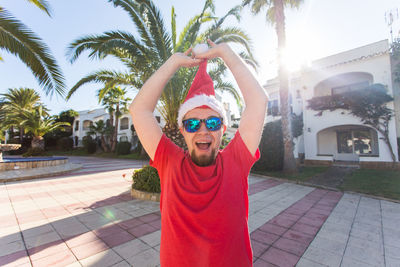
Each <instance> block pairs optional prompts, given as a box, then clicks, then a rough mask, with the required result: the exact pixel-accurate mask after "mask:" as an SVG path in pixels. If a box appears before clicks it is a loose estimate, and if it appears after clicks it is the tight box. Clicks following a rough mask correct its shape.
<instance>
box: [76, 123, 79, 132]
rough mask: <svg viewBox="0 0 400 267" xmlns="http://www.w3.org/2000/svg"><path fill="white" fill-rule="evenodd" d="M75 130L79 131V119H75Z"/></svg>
mask: <svg viewBox="0 0 400 267" xmlns="http://www.w3.org/2000/svg"><path fill="white" fill-rule="evenodd" d="M75 131H79V121H75Z"/></svg>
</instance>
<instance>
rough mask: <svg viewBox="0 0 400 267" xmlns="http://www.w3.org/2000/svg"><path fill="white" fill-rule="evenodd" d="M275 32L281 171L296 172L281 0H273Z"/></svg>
mask: <svg viewBox="0 0 400 267" xmlns="http://www.w3.org/2000/svg"><path fill="white" fill-rule="evenodd" d="M274 7H275V22H276V34H277V36H278V62H279V67H278V68H279V69H278V76H279V86H280V88H279V96H280V101H281V105H280V109H281V116H282V136H283V146H284V158H283V171H284V172H285V173H296V172H297V166H296V161H295V158H294V156H293V140H292V139H293V137H292V131H291V129H290V128H291V125H290V112H289V101H288V99H289V77H288V76H289V75H288V70H287V67H286V66H285V64H284V63H283V51H284V49H285V47H286V34H285V14H284V7H283V0H274Z"/></svg>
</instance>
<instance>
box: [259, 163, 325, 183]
mask: <svg viewBox="0 0 400 267" xmlns="http://www.w3.org/2000/svg"><path fill="white" fill-rule="evenodd" d="M327 169H328V167H325V166H304V167H300V168H299V172H298V173H297V174H285V173H283V172H282V171H252V173H256V174H261V175H266V176H270V177H277V178H284V179H287V180H293V181H299V182H307V181H308V180H309V179H310V178H311V177H313V176H314V175H317V174H319V173H323V172H325V171H326V170H327Z"/></svg>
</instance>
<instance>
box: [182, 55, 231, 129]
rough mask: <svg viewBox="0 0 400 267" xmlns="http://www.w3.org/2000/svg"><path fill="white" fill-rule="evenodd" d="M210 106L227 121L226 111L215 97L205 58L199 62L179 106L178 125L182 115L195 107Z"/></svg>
mask: <svg viewBox="0 0 400 267" xmlns="http://www.w3.org/2000/svg"><path fill="white" fill-rule="evenodd" d="M203 107H204V108H207V107H208V108H211V109H212V110H214V111H216V112H217V113H218V114H219V115H220V116H221V117H222V119H223V120H224V123H227V121H228V120H227V117H226V112H225V109H224V107H223V105H222V104H221V102H220V101H218V100H217V98H216V97H215V90H214V83H213V80H212V79H211V77H210V75H209V74H208V73H207V60H204V61H203V62H201V63H200V66H199V69H198V71H197V73H196V76H195V77H194V80H193V83H192V85H191V86H190V89H189V92H188V94H187V96H186V98H185V101H184V102H183V103H182V105H181V106H180V108H179V112H178V126H179V127H182V120H183V117H184V116H185V115H186V113H188V112H189V111H190V110H192V109H195V108H203Z"/></svg>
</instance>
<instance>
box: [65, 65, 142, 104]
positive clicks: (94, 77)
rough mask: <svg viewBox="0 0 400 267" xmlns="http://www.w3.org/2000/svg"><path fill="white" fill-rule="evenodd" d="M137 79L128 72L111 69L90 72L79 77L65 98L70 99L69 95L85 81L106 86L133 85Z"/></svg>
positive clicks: (136, 82)
mask: <svg viewBox="0 0 400 267" xmlns="http://www.w3.org/2000/svg"><path fill="white" fill-rule="evenodd" d="M138 82H139V81H137V80H136V79H135V77H134V76H133V75H132V74H130V73H121V72H117V71H112V70H99V71H96V72H94V73H92V74H89V75H87V76H85V77H83V78H82V79H80V80H79V81H78V82H77V83H76V84H75V85H74V86H73V87H72V88H71V89H70V90H69V92H68V95H67V97H66V99H67V100H68V99H70V98H71V96H72V95H73V94H74V93H75V92H76V91H77V90H78V89H79V88H80V87H81V86H83V85H85V84H87V83H103V84H106V85H107V87H113V86H115V85H129V86H134V87H136V86H135V84H138Z"/></svg>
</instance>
